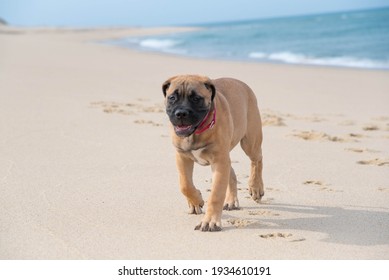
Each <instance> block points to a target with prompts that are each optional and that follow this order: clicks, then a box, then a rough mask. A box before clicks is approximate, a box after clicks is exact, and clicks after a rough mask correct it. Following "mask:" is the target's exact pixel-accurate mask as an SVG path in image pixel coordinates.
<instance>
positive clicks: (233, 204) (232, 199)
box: [223, 167, 239, 210]
mask: <svg viewBox="0 0 389 280" xmlns="http://www.w3.org/2000/svg"><path fill="white" fill-rule="evenodd" d="M237 182H238V181H237V179H236V175H235V171H234V169H233V168H232V167H231V171H230V181H229V183H228V187H227V195H226V199H225V202H224V207H223V209H224V210H235V209H239V201H238V189H237Z"/></svg>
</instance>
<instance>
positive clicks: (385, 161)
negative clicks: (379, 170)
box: [357, 158, 389, 166]
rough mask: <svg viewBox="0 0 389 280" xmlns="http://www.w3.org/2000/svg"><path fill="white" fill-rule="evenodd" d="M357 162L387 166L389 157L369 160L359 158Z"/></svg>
mask: <svg viewBox="0 0 389 280" xmlns="http://www.w3.org/2000/svg"><path fill="white" fill-rule="evenodd" d="M357 163H358V164H362V165H375V166H385V165H386V166H389V159H380V158H375V159H371V160H360V161H357Z"/></svg>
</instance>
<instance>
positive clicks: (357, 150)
mask: <svg viewBox="0 0 389 280" xmlns="http://www.w3.org/2000/svg"><path fill="white" fill-rule="evenodd" d="M345 150H346V151H349V152H354V153H379V151H376V150H370V149H366V148H346V149H345Z"/></svg>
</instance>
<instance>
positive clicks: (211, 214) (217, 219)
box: [195, 155, 231, 231]
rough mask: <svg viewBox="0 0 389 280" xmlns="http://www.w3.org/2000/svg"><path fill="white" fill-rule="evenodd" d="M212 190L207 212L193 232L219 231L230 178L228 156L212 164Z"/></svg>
mask: <svg viewBox="0 0 389 280" xmlns="http://www.w3.org/2000/svg"><path fill="white" fill-rule="evenodd" d="M211 166H212V172H213V175H212V190H211V195H210V197H209V200H208V204H207V211H206V213H205V216H204V218H203V220H202V221H201V223H200V224H199V225H197V226H196V227H195V230H201V231H220V230H221V229H222V226H221V216H222V211H223V204H224V200H225V197H226V190H227V185H228V181H229V178H230V170H231V160H230V157H229V155H226V156H223V157H220V158H218V159H217V160H216V161H215V162H214V163H212V165H211Z"/></svg>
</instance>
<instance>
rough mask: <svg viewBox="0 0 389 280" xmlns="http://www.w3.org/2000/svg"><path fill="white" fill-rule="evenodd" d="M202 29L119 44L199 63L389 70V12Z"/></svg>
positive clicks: (362, 12)
mask: <svg viewBox="0 0 389 280" xmlns="http://www.w3.org/2000/svg"><path fill="white" fill-rule="evenodd" d="M199 27H200V30H198V31H194V32H183V33H175V34H168V35H161V36H148V37H138V38H133V37H131V38H124V39H121V40H119V41H116V42H115V43H116V44H120V45H123V46H127V47H131V48H138V49H141V50H146V51H157V52H164V53H170V54H176V55H185V56H191V57H199V58H212V59H228V60H244V61H254V62H274V63H290V64H304V65H325V66H340V67H354V68H372V69H386V70H389V8H381V9H374V10H361V11H353V12H341V13H331V14H320V15H307V16H294V17H285V18H274V19H262V20H251V21H242V22H226V23H217V24H207V25H201V26H199Z"/></svg>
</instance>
